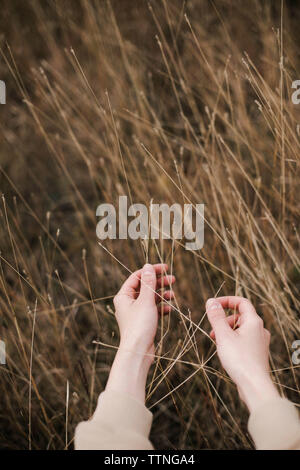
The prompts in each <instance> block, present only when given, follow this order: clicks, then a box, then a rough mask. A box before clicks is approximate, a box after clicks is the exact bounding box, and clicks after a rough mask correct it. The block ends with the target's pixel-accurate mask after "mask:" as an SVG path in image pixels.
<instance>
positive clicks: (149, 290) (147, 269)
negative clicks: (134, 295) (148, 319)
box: [139, 264, 156, 304]
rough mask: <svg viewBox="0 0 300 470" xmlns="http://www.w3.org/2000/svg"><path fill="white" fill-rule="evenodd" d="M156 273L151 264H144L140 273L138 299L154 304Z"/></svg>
mask: <svg viewBox="0 0 300 470" xmlns="http://www.w3.org/2000/svg"><path fill="white" fill-rule="evenodd" d="M155 289H156V273H155V269H154V267H153V266H152V265H151V264H145V266H144V267H143V270H142V275H141V287H140V295H139V299H140V300H142V301H143V302H147V303H153V304H155Z"/></svg>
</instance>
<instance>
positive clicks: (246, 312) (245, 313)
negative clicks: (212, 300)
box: [216, 296, 258, 324]
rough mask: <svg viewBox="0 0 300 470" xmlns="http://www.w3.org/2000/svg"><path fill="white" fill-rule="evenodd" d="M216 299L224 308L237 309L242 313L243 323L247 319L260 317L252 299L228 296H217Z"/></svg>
mask: <svg viewBox="0 0 300 470" xmlns="http://www.w3.org/2000/svg"><path fill="white" fill-rule="evenodd" d="M216 300H217V301H218V302H220V304H221V305H222V307H223V308H231V309H236V310H238V312H239V313H240V314H241V320H240V321H241V324H242V323H243V322H244V321H245V320H251V319H253V318H256V317H258V315H257V313H256V310H255V308H254V307H253V305H252V303H251V302H250V300H248V299H246V298H245V297H237V296H226V297H217V298H216Z"/></svg>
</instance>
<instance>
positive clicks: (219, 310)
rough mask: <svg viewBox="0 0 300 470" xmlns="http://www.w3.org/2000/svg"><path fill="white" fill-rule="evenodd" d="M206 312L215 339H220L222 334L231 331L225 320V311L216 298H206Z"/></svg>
mask: <svg viewBox="0 0 300 470" xmlns="http://www.w3.org/2000/svg"><path fill="white" fill-rule="evenodd" d="M206 313H207V317H208V320H209V323H210V324H211V326H212V329H213V330H214V332H215V336H216V341H220V340H221V339H222V337H223V336H225V335H228V333H232V330H231V328H230V326H229V325H228V322H227V320H226V315H225V311H224V309H223V307H222V305H221V304H220V302H218V301H217V300H216V299H208V301H207V302H206Z"/></svg>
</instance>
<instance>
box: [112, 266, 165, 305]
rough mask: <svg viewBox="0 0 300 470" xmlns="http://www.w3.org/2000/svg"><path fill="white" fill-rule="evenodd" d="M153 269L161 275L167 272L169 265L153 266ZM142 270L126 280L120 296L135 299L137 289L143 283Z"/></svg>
mask: <svg viewBox="0 0 300 470" xmlns="http://www.w3.org/2000/svg"><path fill="white" fill-rule="evenodd" d="M150 266H151V265H150ZM153 268H154V271H155V273H156V274H161V273H164V272H166V271H167V269H168V265H167V264H163V263H159V264H153ZM142 269H143V268H142ZM142 269H138V270H137V271H135V272H134V273H132V274H131V275H130V276H129V277H128V279H126V281H125V282H124V284H123V285H122V287H121V289H120V290H119V292H118V294H125V295H128V296H129V297H131V298H133V299H134V298H135V292H136V289H137V288H138V287H139V285H140V281H141V274H142ZM118 294H117V295H118Z"/></svg>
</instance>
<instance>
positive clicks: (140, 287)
mask: <svg viewBox="0 0 300 470" xmlns="http://www.w3.org/2000/svg"><path fill="white" fill-rule="evenodd" d="M167 269H168V266H167V265H166V264H155V265H153V266H152V265H151V264H145V266H144V267H143V269H140V270H138V271H135V272H134V273H133V274H131V276H129V278H128V279H127V280H126V281H125V282H124V284H123V286H122V287H121V289H120V291H119V292H118V294H117V295H116V296H115V298H114V305H115V308H116V319H117V322H118V325H119V329H120V335H121V343H120V347H121V348H124V349H134V350H135V351H139V352H140V353H142V354H145V353H151V352H152V353H153V352H154V338H155V334H156V330H157V324H158V308H159V309H160V308H161V307H159V306H158V304H159V303H160V302H161V301H163V299H165V300H168V301H169V300H171V299H172V298H173V297H174V293H173V291H172V290H171V289H166V290H164V292H163V299H162V298H161V297H162V292H161V291H157V292H158V294H157V293H156V290H157V289H158V288H161V287H170V286H171V285H172V284H173V283H174V282H175V277H174V276H171V275H166V271H167ZM158 275H160V277H158V278H157V276H158ZM162 310H163V313H168V312H170V311H171V306H170V305H165V304H164V305H163V306H162Z"/></svg>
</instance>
